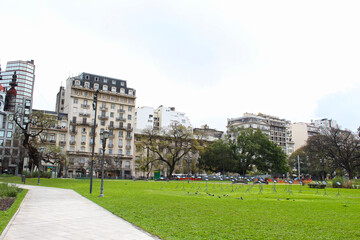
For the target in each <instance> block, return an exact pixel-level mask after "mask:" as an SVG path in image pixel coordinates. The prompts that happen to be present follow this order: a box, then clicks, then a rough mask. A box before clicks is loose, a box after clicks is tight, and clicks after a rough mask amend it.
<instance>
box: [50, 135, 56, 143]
mask: <svg viewBox="0 0 360 240" xmlns="http://www.w3.org/2000/svg"><path fill="white" fill-rule="evenodd" d="M50 142H55V135H54V134H51V135H50Z"/></svg>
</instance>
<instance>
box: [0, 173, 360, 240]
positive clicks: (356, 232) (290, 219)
mask: <svg viewBox="0 0 360 240" xmlns="http://www.w3.org/2000/svg"><path fill="white" fill-rule="evenodd" d="M0 181H1V180H0ZM4 181H5V179H4ZM8 181H12V182H17V181H20V179H17V178H8ZM36 182H37V179H29V180H27V184H31V185H36ZM40 182H41V183H40V185H41V186H48V187H58V188H68V189H73V190H75V191H76V192H78V193H79V194H81V195H82V196H84V197H86V198H88V199H89V200H91V201H93V202H95V203H96V204H98V205H100V206H102V207H104V208H105V209H107V210H108V211H110V212H112V213H114V214H115V215H117V216H119V217H122V218H124V219H125V220H127V221H129V222H131V223H133V224H135V225H137V226H139V227H140V228H142V229H144V230H145V231H148V232H150V233H151V234H154V235H157V236H159V237H160V238H162V239H169V240H170V239H360V229H358V228H357V222H358V220H357V219H359V217H360V191H359V190H350V189H340V193H341V196H337V193H338V189H333V188H329V189H327V191H326V193H327V195H325V190H317V189H310V188H308V187H307V186H303V187H302V188H301V191H302V193H299V191H300V186H299V185H293V186H290V185H280V184H279V185H276V192H275V191H274V190H273V187H274V185H272V184H269V185H263V186H261V187H263V191H261V192H260V186H259V185H253V184H249V185H236V186H232V185H231V184H230V183H227V184H226V183H219V182H212V183H208V192H209V193H211V196H209V195H208V194H206V192H205V187H206V185H205V183H204V182H191V183H190V184H187V183H184V182H173V181H170V182H169V183H167V182H153V181H149V182H143V181H136V182H134V181H130V180H105V183H104V185H105V190H104V194H105V197H104V198H99V197H98V194H99V188H100V181H99V180H98V179H96V180H95V181H94V185H93V194H92V195H90V194H89V181H86V180H75V179H48V180H47V179H44V180H43V179H41V181H40ZM183 187H184V189H183ZM200 187H201V189H200ZM233 188H234V189H233ZM232 190H234V192H232ZM289 190H292V193H291V194H290V192H289ZM213 194H214V195H215V196H212V195H213ZM242 198H243V200H242Z"/></svg>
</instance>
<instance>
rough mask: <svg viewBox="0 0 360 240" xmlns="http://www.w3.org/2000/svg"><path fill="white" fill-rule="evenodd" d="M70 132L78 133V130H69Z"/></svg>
mask: <svg viewBox="0 0 360 240" xmlns="http://www.w3.org/2000/svg"><path fill="white" fill-rule="evenodd" d="M69 133H70V134H77V130H69Z"/></svg>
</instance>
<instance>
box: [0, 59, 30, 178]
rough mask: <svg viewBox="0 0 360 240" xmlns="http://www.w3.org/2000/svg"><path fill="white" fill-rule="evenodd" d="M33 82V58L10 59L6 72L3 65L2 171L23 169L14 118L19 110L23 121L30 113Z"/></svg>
mask: <svg viewBox="0 0 360 240" xmlns="http://www.w3.org/2000/svg"><path fill="white" fill-rule="evenodd" d="M34 83H35V65H34V61H33V60H31V61H20V60H19V61H10V62H7V66H6V71H3V72H2V71H1V67H0V86H1V90H0V91H1V92H2V93H1V94H0V95H1V96H2V97H0V98H3V99H2V100H0V102H1V101H4V102H3V107H0V108H1V113H0V115H1V117H0V120H1V124H0V172H7V173H12V174H18V173H19V172H20V171H21V169H22V160H23V159H22V158H23V156H22V155H21V148H20V145H21V142H20V141H21V140H20V139H19V138H17V137H16V134H15V130H16V124H15V122H14V121H12V119H13V118H14V114H18V115H19V116H17V119H18V121H23V120H25V116H26V115H29V114H30V112H31V108H32V97H33V90H34ZM4 98H5V99H4ZM19 118H21V119H19Z"/></svg>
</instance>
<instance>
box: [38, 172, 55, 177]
mask: <svg viewBox="0 0 360 240" xmlns="http://www.w3.org/2000/svg"><path fill="white" fill-rule="evenodd" d="M51 176H52V172H41V173H40V177H41V178H51Z"/></svg>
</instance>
